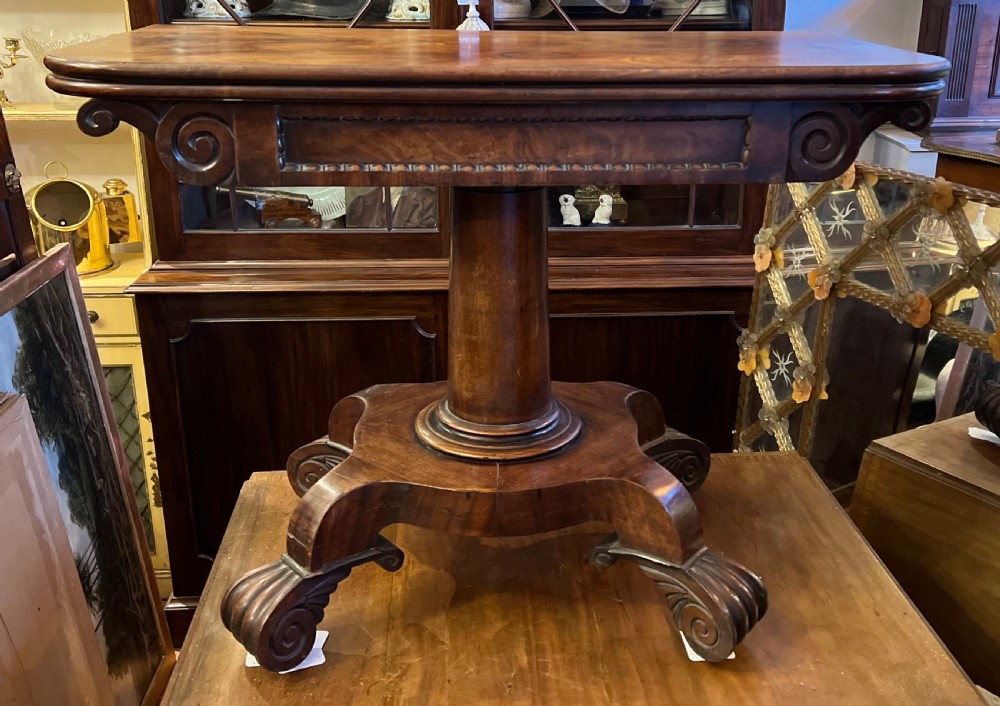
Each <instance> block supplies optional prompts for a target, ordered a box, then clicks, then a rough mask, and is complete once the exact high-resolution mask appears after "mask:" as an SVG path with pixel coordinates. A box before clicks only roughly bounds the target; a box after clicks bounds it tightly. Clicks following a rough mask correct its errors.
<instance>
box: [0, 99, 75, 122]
mask: <svg viewBox="0 0 1000 706" xmlns="http://www.w3.org/2000/svg"><path fill="white" fill-rule="evenodd" d="M80 104H82V101H81V102H80ZM80 104H71V103H16V104H15V106H14V107H13V108H4V109H3V115H4V118H5V119H6V120H7V122H76V111H77V108H79V105H80Z"/></svg>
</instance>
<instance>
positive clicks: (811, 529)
mask: <svg viewBox="0 0 1000 706" xmlns="http://www.w3.org/2000/svg"><path fill="white" fill-rule="evenodd" d="M713 462H714V465H713V470H712V472H711V474H710V475H709V477H708V480H707V481H706V483H705V485H704V486H703V487H702V488H701V489H700V490H699V491H698V492H697V493H696V500H697V503H698V506H699V508H700V510H701V514H702V518H703V521H704V523H705V528H706V533H707V539H708V541H709V544H710V545H712V546H713V547H714V548H716V549H718V550H720V551H722V552H724V553H726V554H727V555H729V556H731V557H732V558H733V559H735V560H737V561H740V562H742V563H745V564H746V565H748V566H752V567H754V568H755V569H756V570H757V571H759V572H760V573H761V575H762V576H763V578H764V580H765V583H766V584H767V586H768V589H769V591H770V601H771V604H770V609H769V611H768V614H767V615H766V616H765V617H764V619H763V620H762V621H761V623H760V625H758V626H757V628H756V629H755V630H754V631H753V632H751V633H750V635H749V636H748V637H747V639H746V640H745V642H744V643H743V644H742V645H741V646H740V647H739V648H738V649H737V653H736V659H734V660H730V661H727V662H725V663H723V664H720V665H709V664H706V663H693V662H690V661H688V660H687V658H686V657H685V656H684V653H683V648H682V647H681V644H680V639H679V637H678V635H677V634H676V633H675V632H674V631H673V630H672V628H671V626H670V621H669V618H668V617H667V614H666V603H665V601H664V600H663V599H662V598H661V597H660V596H659V595H658V594H657V592H656V586H655V584H654V583H653V582H652V581H650V580H649V579H648V578H646V577H645V576H643V575H642V574H641V572H640V571H639V570H638V568H636V567H635V566H634V565H631V564H626V563H620V564H617V565H615V566H613V567H612V568H610V569H608V570H604V571H601V570H598V569H595V568H592V567H590V566H589V565H587V564H586V563H585V562H584V557H585V556H586V554H587V552H588V551H589V549H590V548H591V547H592V546H593V545H594V544H595V543H596V542H597V541H599V540H600V539H602V538H603V537H604V533H603V532H600V531H598V529H599V528H595V527H590V528H582V529H577V530H576V531H570V532H564V533H561V534H553V535H546V536H544V537H540V538H533V539H532V540H527V539H525V540H480V539H469V538H462V537H449V536H445V535H442V534H437V533H434V532H429V531H425V530H419V529H415V528H411V527H404V526H397V527H393V528H390V531H389V532H388V533H387V534H388V536H389V538H390V539H392V540H393V541H395V542H396V543H397V544H399V546H401V548H402V549H403V550H404V552H406V561H405V563H404V566H403V568H402V569H401V570H400V571H399V572H397V573H395V574H388V573H385V572H383V571H382V570H381V569H379V568H377V567H375V566H374V565H366V566H363V567H361V568H359V569H356V570H355V572H354V574H353V575H352V576H351V577H350V578H348V579H347V580H346V581H345V582H344V583H342V584H341V586H340V588H339V589H338V590H337V592H336V593H335V594H334V595H333V597H332V600H331V605H330V607H329V608H328V609H327V612H326V620H325V621H324V623H323V624H322V625H321V629H326V630H330V632H331V634H330V638H329V640H328V642H327V643H326V647H325V653H326V658H327V661H326V663H325V664H323V665H321V666H319V667H314V668H310V669H306V670H304V671H302V672H298V673H294V674H288V675H278V674H272V673H269V672H266V671H264V670H263V669H248V668H246V667H244V666H243V661H244V657H245V655H246V653H245V651H244V650H243V649H242V647H241V646H240V645H239V644H238V643H237V642H236V641H235V640H234V639H233V638H232V636H231V635H230V634H229V633H228V632H226V630H225V629H224V628H223V626H222V622H221V620H220V619H219V605H220V601H221V599H222V595H223V593H224V592H225V590H226V589H227V588H228V587H229V586H230V585H231V584H232V582H233V581H234V580H235V579H236V578H237V577H238V576H239V575H240V574H242V573H243V572H244V571H247V570H249V569H251V568H253V567H256V566H258V565H260V564H262V563H264V562H268V561H271V560H273V559H274V558H276V557H277V556H279V555H280V553H281V552H282V550H283V545H284V535H285V529H286V523H287V517H288V513H289V512H290V511H291V509H292V507H293V505H294V503H295V501H296V499H297V498H296V496H295V495H294V493H293V492H292V491H291V489H290V487H289V486H288V483H287V480H286V477H285V474H284V473H258V474H255V475H254V476H253V477H252V478H251V479H250V481H248V482H247V484H246V485H245V486H244V488H243V492H242V494H241V496H240V500H239V503H238V504H237V506H236V510H235V512H234V514H233V518H232V521H231V523H230V525H229V530H228V532H227V533H226V537H225V539H224V541H223V543H222V547H221V549H220V552H219V554H218V556H217V559H216V562H215V565H214V568H213V570H212V574H211V577H210V578H209V582H208V586H207V589H206V592H205V594H204V595H203V598H202V602H201V606H200V608H199V609H198V613H197V614H196V616H195V618H194V623H193V625H192V628H191V632H190V633H189V634H188V638H187V641H186V642H185V645H184V649H183V651H182V652H181V656H180V661H179V662H178V664H177V668H176V670H175V672H174V675H173V678H172V680H171V683H170V685H169V687H168V690H167V694H166V696H165V697H164V702H163V703H164V704H168V705H170V704H212V705H213V706H215V705H216V704H237V705H238V706H252V705H253V704H270V705H271V706H275V705H281V704H300V703H336V704H338V705H342V704H387V703H393V704H395V703H414V704H462V705H463V706H464V705H466V704H489V703H516V704H574V705H576V704H658V705H662V704H693V703H698V704H704V705H711V704H726V705H727V706H729V705H732V704H746V705H751V704H782V705H788V704H795V705H799V704H836V705H837V706H847V705H850V706H861V705H864V704H873V705H874V704H878V705H879V706H884V705H886V704H901V705H902V704H934V705H935V706H943V705H946V704H979V703H982V702H981V701H980V699H979V697H978V695H977V693H976V691H975V689H974V688H973V687H972V685H971V684H970V683H969V681H968V680H967V678H966V677H965V675H964V674H963V673H962V672H961V671H960V670H959V668H958V667H957V666H956V665H955V663H954V661H953V659H952V658H951V656H950V655H949V654H948V653H947V652H946V651H945V650H944V648H943V647H942V646H941V644H940V642H939V641H938V639H937V638H936V637H935V636H934V634H933V633H932V632H931V631H930V629H929V628H928V627H927V625H926V623H925V622H924V620H923V619H922V618H921V616H920V615H919V614H918V613H917V612H916V611H915V610H914V608H913V606H912V605H911V604H910V602H909V601H908V600H907V599H906V597H905V596H904V595H903V594H902V593H901V592H900V590H899V588H898V587H897V586H896V584H895V583H894V582H893V580H892V579H891V578H890V576H889V575H888V574H887V573H886V571H885V569H884V568H883V567H882V565H881V564H880V563H879V561H878V559H876V557H875V556H874V555H873V554H872V552H871V550H870V549H869V548H868V546H867V545H866V544H865V542H864V541H863V540H862V538H861V537H860V535H859V534H858V533H857V531H856V530H855V529H854V526H853V525H852V524H851V522H850V521H849V520H848V518H847V516H846V515H845V514H844V512H843V511H842V510H841V508H840V507H839V506H838V505H837V504H836V502H835V501H834V500H833V498H832V497H831V496H830V495H829V493H828V492H827V491H826V490H825V488H824V487H823V486H822V484H821V483H820V482H819V480H818V479H817V477H816V476H815V474H814V473H813V472H812V471H811V469H810V468H809V467H808V465H807V464H806V463H805V462H804V461H803V460H802V459H801V458H800V457H798V456H796V455H793V454H753V455H750V454H747V455H723V456H716V457H715V458H714V459H713Z"/></svg>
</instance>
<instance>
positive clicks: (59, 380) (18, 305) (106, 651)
mask: <svg viewBox="0 0 1000 706" xmlns="http://www.w3.org/2000/svg"><path fill="white" fill-rule="evenodd" d="M2 393H8V394H10V393H12V394H19V395H23V396H24V397H25V399H26V401H27V404H28V407H29V408H30V412H31V417H32V420H33V423H34V426H35V428H36V429H37V433H38V437H39V439H40V441H41V446H42V450H43V456H44V458H45V460H46V465H47V467H48V472H49V475H50V477H51V479H52V486H53V488H55V490H56V495H57V497H58V498H59V503H58V504H59V515H60V517H61V519H62V523H63V526H64V530H65V532H66V535H67V537H68V540H69V543H70V546H71V548H72V552H73V555H74V559H75V562H76V565H77V569H78V574H79V576H80V583H81V585H82V587H83V592H84V595H85V596H86V601H87V605H88V609H89V612H90V616H91V621H92V624H93V628H94V631H95V634H96V636H97V642H98V645H99V652H100V657H101V660H102V664H103V667H104V670H105V673H106V676H107V677H108V678H109V679H110V682H111V685H112V691H113V701H112V703H114V704H116V705H117V706H143V705H145V704H155V703H156V702H157V701H158V699H159V697H160V696H161V695H162V693H163V690H164V688H165V687H166V681H167V678H168V677H169V675H170V671H171V669H172V668H173V663H174V652H173V649H172V648H171V647H170V641H169V638H168V632H167V626H166V620H165V617H164V613H163V609H162V605H161V603H160V597H159V594H158V591H157V588H156V583H155V580H154V573H153V568H152V564H151V562H150V558H149V551H148V549H147V547H146V540H145V535H144V533H143V531H142V528H141V525H140V521H139V516H138V510H137V508H136V506H135V500H134V497H133V496H132V489H131V484H130V482H129V478H128V472H127V465H126V462H125V456H124V452H123V450H122V446H121V441H120V439H119V438H118V433H117V427H116V425H115V420H114V418H113V416H112V414H111V411H110V410H111V401H110V399H109V397H108V393H107V389H106V388H105V384H104V375H103V373H102V370H101V367H100V363H99V361H98V357H97V348H96V345H95V343H94V337H93V333H92V332H91V330H90V324H89V322H88V320H87V313H86V308H85V306H84V301H83V294H82V292H81V290H80V284H79V280H78V278H77V274H76V270H75V267H74V262H73V257H72V252H71V251H70V250H69V248H67V247H65V246H59V247H58V248H56V249H54V250H52V251H51V252H50V253H48V254H46V255H45V256H43V257H41V258H39V259H38V260H36V261H34V262H32V263H30V264H29V265H27V266H26V267H24V268H23V269H21V270H19V271H18V272H16V273H14V274H13V275H11V276H10V277H9V278H8V279H6V280H5V281H3V282H2V283H0V394H2Z"/></svg>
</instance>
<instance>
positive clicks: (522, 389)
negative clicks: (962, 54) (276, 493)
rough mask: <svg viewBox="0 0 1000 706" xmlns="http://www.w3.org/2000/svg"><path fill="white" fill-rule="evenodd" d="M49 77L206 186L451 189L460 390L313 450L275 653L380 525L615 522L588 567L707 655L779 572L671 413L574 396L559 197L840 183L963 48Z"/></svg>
mask: <svg viewBox="0 0 1000 706" xmlns="http://www.w3.org/2000/svg"><path fill="white" fill-rule="evenodd" d="M46 65H47V66H48V68H49V69H50V70H51V71H52V75H51V76H50V77H49V79H48V83H49V86H50V87H51V88H53V89H54V90H57V91H60V92H63V93H68V94H73V95H78V96H87V97H90V98H91V99H92V100H90V101H89V102H88V103H86V104H85V105H84V106H83V107H82V108H81V109H80V114H79V120H78V122H79V125H80V126H81V128H82V129H83V130H84V131H85V132H87V133H88V134H92V135H103V134H106V133H108V132H110V131H111V130H113V129H115V127H117V125H118V124H119V121H120V120H125V121H127V122H129V123H131V124H133V125H134V126H136V127H137V128H139V129H140V130H141V131H143V132H144V133H145V134H146V136H147V137H148V138H149V139H150V140H152V141H153V142H154V143H155V145H156V148H157V151H158V153H159V155H160V157H161V158H162V159H163V161H164V163H165V164H166V165H167V167H168V168H169V169H170V170H171V171H172V173H173V174H174V175H175V176H176V177H177V178H178V179H179V180H180V181H182V182H186V183H190V184H196V185H215V184H236V185H259V184H268V185H274V186H285V187H288V186H320V185H345V186H370V185H374V186H386V185H414V186H442V187H453V188H454V193H453V203H454V207H453V218H454V233H455V237H454V238H453V242H452V246H451V265H450V266H451V271H450V272H451V274H450V285H449V287H450V288H449V304H448V306H449V315H448V337H449V338H448V342H449V345H448V380H447V383H432V384H424V385H385V386H375V387H372V388H369V389H367V390H364V391H362V392H359V393H357V394H355V395H352V396H351V397H348V398H346V399H344V400H342V401H341V402H340V403H338V404H337V405H336V406H335V407H334V409H333V411H332V412H331V415H330V422H329V434H328V436H327V437H325V438H324V439H321V440H319V441H317V442H315V443H313V444H309V445H307V446H305V447H303V448H302V449H299V450H298V451H296V452H294V453H293V454H292V455H291V457H290V459H289V463H288V474H289V478H290V480H291V482H292V485H293V487H294V488H295V489H296V490H297V491H298V492H299V493H300V494H301V495H302V498H301V500H300V501H299V503H298V505H297V506H296V508H295V511H294V512H293V513H292V517H291V520H290V523H289V527H288V538H287V546H286V550H285V554H284V556H282V557H281V558H280V559H278V560H277V561H274V562H273V563H271V564H268V565H266V566H263V567H261V568H259V569H257V570H255V571H252V572H250V573H249V574H247V575H246V576H244V577H243V578H241V579H240V580H239V581H237V582H236V583H235V584H234V585H233V587H232V588H231V589H230V591H229V593H228V595H227V596H226V598H225V600H224V601H223V602H222V615H223V620H224V621H225V623H226V626H227V627H228V628H229V629H230V630H231V631H232V632H233V634H234V635H235V636H236V637H237V638H238V639H239V640H240V641H241V642H242V643H243V644H244V645H245V646H246V647H247V649H248V650H249V651H250V652H252V653H253V654H254V655H256V656H257V658H258V660H259V661H260V663H261V664H262V665H263V666H265V667H266V668H268V669H272V670H282V669H287V668H288V667H290V666H293V665H295V664H297V663H298V662H300V661H301V660H302V659H303V658H304V657H305V655H306V654H307V653H308V651H309V649H310V647H311V645H312V643H313V635H314V633H315V629H316V625H317V623H318V622H319V621H320V620H321V619H322V616H323V611H324V608H325V607H326V606H327V605H328V602H329V597H330V594H331V593H333V591H334V590H336V588H337V585H338V584H339V583H340V582H341V581H342V580H343V579H344V578H346V577H347V575H348V574H349V573H350V571H351V569H352V568H353V567H356V566H358V565H359V564H362V563H366V562H372V561H374V562H376V563H378V564H379V565H380V566H382V567H383V568H385V569H387V570H390V571H391V570H396V569H398V568H399V567H400V565H401V563H402V561H403V554H402V552H401V551H400V550H399V549H398V548H397V547H396V546H394V545H393V544H392V543H390V542H389V541H388V540H386V539H385V538H384V537H382V536H381V535H380V532H381V530H382V529H383V528H384V527H386V526H388V525H390V524H394V523H399V522H402V523H406V524H412V525H418V526H421V527H424V528H427V529H433V530H442V531H445V532H449V533H452V534H459V535H468V536H480V537H484V536H493V537H511V536H521V535H530V534H536V533H540V532H548V531H551V530H556V529H559V528H564V527H569V526H574V525H579V524H582V523H590V522H595V521H599V522H603V523H605V524H606V525H607V526H608V527H609V528H610V529H612V530H613V531H614V534H612V535H611V536H610V537H609V538H608V539H607V540H606V541H605V542H603V543H600V544H599V545H598V546H597V547H595V548H594V551H593V552H592V554H591V561H592V562H593V563H595V564H597V565H599V566H608V565H610V564H612V563H614V562H615V561H617V560H619V559H628V560H630V561H633V562H635V563H637V564H638V565H639V566H640V567H641V568H642V570H643V571H645V572H646V573H647V574H648V575H649V576H650V577H652V579H653V580H654V581H655V582H657V584H659V586H660V587H661V589H662V590H663V592H664V593H665V595H666V600H667V604H668V606H669V608H670V610H671V613H672V615H673V618H674V620H675V622H676V623H677V625H678V627H679V628H680V629H681V630H682V632H683V633H684V634H685V635H686V637H687V639H688V641H689V642H690V643H691V645H692V647H693V648H694V649H695V650H696V651H697V652H698V653H699V654H700V655H702V656H703V657H704V658H706V659H707V660H709V661H721V660H724V659H725V658H726V656H727V655H729V653H730V652H731V651H732V650H733V647H734V646H735V645H737V644H738V643H739V642H740V641H741V640H742V639H743V638H744V637H745V636H746V635H747V633H748V632H749V631H750V630H751V629H752V628H753V627H754V625H755V624H756V623H757V621H758V620H759V619H760V618H761V617H762V616H763V614H764V611H765V610H766V608H767V593H766V591H765V589H764V586H763V583H762V582H761V580H760V579H759V578H758V577H757V576H756V575H754V574H753V573H752V572H751V571H749V570H748V569H745V568H743V567H742V566H741V565H739V564H737V563H735V562H734V561H731V560H729V559H727V558H725V557H724V556H722V555H721V554H717V553H714V552H712V551H709V550H708V549H707V547H706V545H705V543H704V541H703V539H702V526H701V521H700V519H699V516H698V512H697V509H696V508H695V505H694V502H693V500H692V498H691V495H690V493H689V491H688V490H687V489H686V488H685V486H684V484H682V483H681V482H680V480H678V478H676V477H675V476H674V474H672V473H671V472H670V471H668V470H667V469H666V468H665V466H664V465H663V464H664V463H667V461H668V459H669V457H670V456H671V455H672V454H674V453H675V451H676V449H677V438H678V436H677V434H676V433H675V432H673V431H672V430H669V429H668V428H667V427H666V426H665V424H664V420H663V414H662V411H661V409H660V405H659V403H658V402H657V401H656V399H655V398H653V397H652V396H651V395H649V394H648V393H645V392H642V391H639V390H636V389H634V388H630V387H627V386H624V385H619V384H615V383H610V382H603V383H590V384H563V383H552V382H551V380H550V376H549V341H548V309H547V304H546V298H547V283H546V265H547V263H546V238H545V236H546V229H545V199H544V187H545V186H550V185H551V186H555V185H571V186H572V185H580V184H592V183H610V184H675V183H733V182H779V181H786V180H788V181H819V180H825V179H830V178H833V177H836V176H838V175H839V174H841V173H842V172H844V171H845V170H846V168H847V167H848V166H849V165H850V163H851V162H852V160H853V159H854V157H855V155H856V154H857V150H858V148H859V147H860V144H861V142H862V140H863V139H864V138H865V137H866V136H867V135H868V133H869V132H870V131H871V130H873V129H874V128H875V127H877V126H878V125H881V124H882V123H884V122H886V121H892V122H894V123H896V124H897V125H899V126H901V127H904V128H907V129H911V130H914V129H919V128H922V127H924V126H925V125H926V124H927V123H928V121H929V119H930V116H931V111H930V108H929V101H930V100H931V99H932V98H934V97H935V96H936V95H937V94H938V93H940V91H941V89H942V86H943V78H944V76H945V75H946V73H947V70H948V63H947V62H946V61H944V60H942V59H940V58H937V57H931V56H925V55H921V54H916V53H913V52H907V51H901V50H896V49H890V48H887V47H882V46H879V45H875V44H870V43H865V42H860V41H855V40H851V39H846V38H841V37H833V36H827V35H821V34H804V33H794V32H787V33H780V32H778V33H770V32H742V33H722V32H720V33H712V32H680V33H671V34H662V33H653V32H607V33H602V34H600V35H599V36H596V35H593V34H579V33H570V32H566V33H561V32H520V31H511V32H491V33H483V34H477V33H465V32H461V33H459V32H448V31H441V30H406V29H398V30H397V29H386V30H381V29H378V30H376V29H372V30H367V29H366V30H337V29H325V28H299V27H296V28H288V27H265V26H250V27H235V26H219V25H199V26H180V25H176V24H175V25H167V26H156V27H149V28H144V29H141V30H138V31H136V32H132V33H129V34H122V35H116V36H112V37H107V38H104V39H100V40H97V41H94V42H91V43H88V44H83V45H78V46H75V47H70V48H67V49H62V50H59V51H58V52H57V53H56V54H54V55H51V56H49V57H48V58H47V59H46ZM665 357H666V356H665ZM665 364H667V363H666V362H665ZM720 421H721V420H720ZM220 443H221V442H220ZM705 471H707V465H706V466H703V467H695V468H694V472H693V473H691V477H690V478H688V479H687V481H688V483H689V485H691V486H692V487H693V486H695V485H697V484H698V482H700V480H702V479H703V476H704V472H705ZM747 541H748V542H752V541H754V538H753V537H747Z"/></svg>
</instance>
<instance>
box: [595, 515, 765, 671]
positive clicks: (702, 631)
mask: <svg viewBox="0 0 1000 706" xmlns="http://www.w3.org/2000/svg"><path fill="white" fill-rule="evenodd" d="M619 559H628V560H629V561H632V562H635V563H636V564H638V565H639V567H640V568H641V569H642V570H643V572H644V573H645V574H646V575H647V576H649V577H650V578H652V579H653V580H654V581H656V583H657V584H658V585H659V587H660V589H661V590H663V592H664V594H665V595H666V598H667V603H668V605H669V606H670V612H671V615H672V616H673V620H674V624H675V625H677V628H678V629H679V630H680V631H681V633H682V634H683V635H684V637H685V638H686V639H687V641H688V644H689V645H690V646H691V649H693V650H694V651H695V652H697V653H698V654H699V655H700V656H701V657H703V658H704V659H705V660H706V661H708V662H721V661H723V660H725V659H726V657H728V656H729V654H730V653H731V652H732V651H733V649H734V648H735V647H736V645H738V644H739V643H740V642H742V641H743V638H745V637H746V636H747V634H748V633H749V632H750V630H752V629H753V627H754V625H756V624H757V622H758V621H759V620H760V619H761V618H763V617H764V613H765V612H766V611H767V589H766V588H764V584H763V582H762V581H761V580H760V577H758V576H757V575H756V574H753V573H751V572H750V571H748V570H747V569H745V568H744V567H742V566H740V565H739V564H737V563H736V562H734V561H731V560H729V559H727V558H726V557H724V556H722V555H721V554H716V553H714V552H710V551H708V550H702V551H701V552H699V553H698V554H696V555H695V556H694V557H693V558H692V559H691V560H690V561H688V562H686V563H685V564H684V565H683V566H681V565H678V564H672V563H670V562H668V561H664V560H663V559H661V558H659V557H657V556H655V555H652V554H648V553H646V552H641V551H637V550H634V549H630V548H628V547H626V546H623V545H622V544H621V542H620V541H619V540H618V536H617V535H612V536H611V537H610V538H609V539H608V540H606V541H605V542H604V543H602V544H600V545H598V546H597V547H595V548H594V550H593V551H592V552H591V554H590V562H591V563H592V564H594V565H595V566H600V567H607V566H610V565H611V564H613V563H615V562H616V561H618V560H619Z"/></svg>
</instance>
